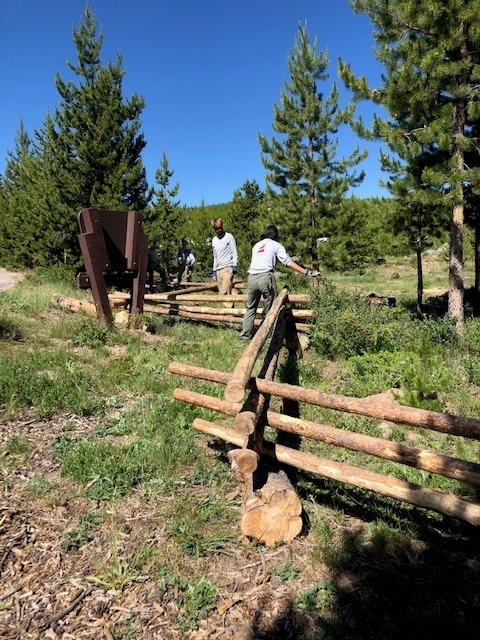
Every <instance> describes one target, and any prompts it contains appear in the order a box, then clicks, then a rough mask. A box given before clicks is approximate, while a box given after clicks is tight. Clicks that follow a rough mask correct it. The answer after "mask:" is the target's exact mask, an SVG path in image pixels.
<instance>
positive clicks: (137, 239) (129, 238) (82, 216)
mask: <svg viewBox="0 0 480 640" xmlns="http://www.w3.org/2000/svg"><path fill="white" fill-rule="evenodd" d="M78 225H79V227H80V233H79V234H78V241H79V243H80V249H81V251H82V256H83V261H84V264H85V269H86V272H82V273H79V274H78V275H77V284H78V286H79V287H80V288H82V289H88V288H91V290H92V294H93V301H94V303H95V308H96V311H97V318H98V319H99V320H100V322H102V323H103V324H106V325H111V324H113V316H112V310H111V308H110V303H109V300H108V287H112V286H115V287H117V288H120V289H123V288H128V289H129V290H130V296H131V297H130V305H129V307H130V309H129V310H130V313H131V315H132V317H133V315H134V314H135V313H136V312H142V311H143V301H144V296H145V284H146V278H147V252H148V238H147V236H146V235H145V233H143V231H142V214H141V213H140V211H110V210H107V209H82V210H81V211H80V213H79V214H78Z"/></svg>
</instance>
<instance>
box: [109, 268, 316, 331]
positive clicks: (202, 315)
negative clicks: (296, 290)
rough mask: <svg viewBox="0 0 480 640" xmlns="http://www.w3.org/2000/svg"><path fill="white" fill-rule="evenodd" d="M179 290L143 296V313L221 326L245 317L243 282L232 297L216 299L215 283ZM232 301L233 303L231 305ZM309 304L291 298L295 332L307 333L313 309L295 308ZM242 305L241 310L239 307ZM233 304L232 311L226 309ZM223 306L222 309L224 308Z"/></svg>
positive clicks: (116, 296) (304, 297)
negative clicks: (218, 323)
mask: <svg viewBox="0 0 480 640" xmlns="http://www.w3.org/2000/svg"><path fill="white" fill-rule="evenodd" d="M181 286H182V288H181V289H177V290H174V291H165V292H163V293H146V294H145V303H144V307H143V310H144V312H145V313H155V314H160V315H168V316H173V317H181V318H188V319H190V320H197V321H199V322H221V323H226V324H237V325H240V324H242V321H243V316H244V314H245V306H244V305H245V303H246V300H247V296H246V294H242V293H240V291H241V290H242V289H244V288H245V287H246V284H245V283H244V282H242V281H239V282H236V283H235V286H234V289H233V292H232V295H231V296H223V295H219V293H218V288H217V283H216V282H211V283H202V282H186V283H185V282H184V283H182V285H181ZM108 297H109V299H110V301H111V303H112V304H119V303H120V302H121V301H122V300H123V299H125V298H126V297H127V294H124V293H121V292H114V293H110V294H109V296H108ZM232 300H233V303H232ZM309 302H310V296H309V295H308V294H292V295H290V296H289V303H290V305H291V307H292V309H291V314H292V317H293V318H294V319H295V322H296V327H297V331H300V332H302V333H306V332H307V331H308V330H309V328H310V324H309V323H311V322H313V321H314V320H315V317H316V314H315V311H313V310H312V309H302V308H295V307H298V306H300V305H305V304H308V303H309ZM242 303H243V306H239V305H240V304H242ZM232 304H235V307H233V306H231V307H229V306H228V305H232ZM223 305H225V306H223ZM257 315H258V316H261V315H263V309H262V308H261V307H259V308H258V309H257ZM261 322H262V320H261V318H260V317H258V318H256V319H255V326H256V327H258V326H260V324H261Z"/></svg>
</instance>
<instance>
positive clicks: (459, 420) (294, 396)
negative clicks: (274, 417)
mask: <svg viewBox="0 0 480 640" xmlns="http://www.w3.org/2000/svg"><path fill="white" fill-rule="evenodd" d="M168 370H169V371H170V372H171V373H177V374H179V375H183V376H188V377H191V378H198V379H201V380H209V381H210V382H219V383H221V384H225V385H226V384H228V382H229V380H231V376H232V374H231V373H228V372H224V371H216V370H214V369H206V368H204V367H197V366H195V365H189V364H183V363H181V362H172V363H170V365H169V367H168ZM247 384H248V387H249V388H252V389H258V391H261V392H262V393H269V394H270V395H272V396H279V397H280V398H287V399H288V400H296V401H298V402H305V403H307V404H312V405H316V406H319V407H325V408H327V409H336V410H337V411H345V412H347V413H355V414H358V415H362V416H370V417H372V418H378V419H380V420H388V421H389V422H395V423H397V424H410V425H413V426H416V427H422V428H423V429H431V430H433V431H440V432H442V433H450V434H451V435H456V436H463V437H465V438H474V439H476V440H480V420H476V419H475V418H464V417H462V416H456V415H452V414H449V413H439V412H437V411H428V410H427V409H417V408H416V407H408V406H404V405H401V404H398V403H397V402H394V401H393V400H392V401H390V402H386V401H379V400H378V399H375V398H352V397H350V396H341V395H337V394H333V393H325V392H323V391H317V390H315V389H305V388H303V387H299V386H296V385H291V384H285V383H282V382H274V381H270V380H262V379H261V378H252V379H250V380H249V381H248V383H247Z"/></svg>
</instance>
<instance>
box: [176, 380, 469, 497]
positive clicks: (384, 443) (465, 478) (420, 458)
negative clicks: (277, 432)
mask: <svg viewBox="0 0 480 640" xmlns="http://www.w3.org/2000/svg"><path fill="white" fill-rule="evenodd" d="M173 397H174V398H175V399H177V400H182V401H183V402H188V403H190V404H195V405H197V406H200V407H204V408H206V409H213V410H214V411H219V412H221V413H225V414H227V415H231V416H235V415H237V414H238V412H239V411H240V409H241V405H240V404H239V403H235V402H228V401H226V400H221V399H219V398H214V397H212V396H206V395H203V394H201V393H197V392H195V391H187V390H185V389H175V390H174V392H173ZM267 424H268V425H269V426H270V427H273V428H275V429H281V430H282V431H288V432H289V433H293V434H295V435H299V436H302V437H308V438H312V439H314V440H319V441H321V442H326V443H327V444H331V445H335V446H340V447H344V448H345V449H350V450H351V451H358V452H362V453H366V454H368V455H371V456H375V457H377V458H383V459H385V460H391V461H392V462H398V463H400V464H405V465H408V466H410V467H415V468H416V469H423V470H424V471H429V472H431V473H437V474H438V475H442V476H445V477H447V478H453V479H454V480H459V481H460V482H466V483H468V484H471V485H475V486H480V464H478V463H477V462H469V461H467V460H461V459H459V458H454V457H452V456H447V455H444V454H442V453H435V452H433V451H429V450H428V449H420V448H418V447H411V446H408V445H403V444H400V443H399V442H391V441H390V440H385V439H384V438H374V437H373V436H367V435H363V434H359V433H354V432H352V431H345V430H343V429H337V428H336V427H331V426H328V425H324V424H318V423H316V422H310V421H308V420H301V419H300V418H293V417H291V416H286V415H282V414H280V413H275V412H273V411H268V412H267ZM235 430H236V431H237V429H236V428H235ZM241 435H242V437H245V434H241Z"/></svg>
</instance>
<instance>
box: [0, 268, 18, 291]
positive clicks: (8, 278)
mask: <svg viewBox="0 0 480 640" xmlns="http://www.w3.org/2000/svg"><path fill="white" fill-rule="evenodd" d="M23 276H24V274H23V273H12V272H11V271H7V270H6V269H4V268H3V267H0V291H6V290H7V289H11V288H12V287H13V285H14V284H15V283H16V282H18V281H19V280H21V279H22V278H23Z"/></svg>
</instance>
